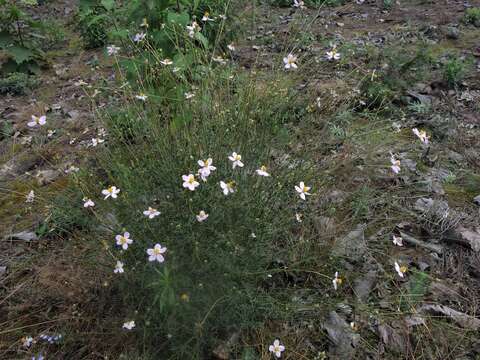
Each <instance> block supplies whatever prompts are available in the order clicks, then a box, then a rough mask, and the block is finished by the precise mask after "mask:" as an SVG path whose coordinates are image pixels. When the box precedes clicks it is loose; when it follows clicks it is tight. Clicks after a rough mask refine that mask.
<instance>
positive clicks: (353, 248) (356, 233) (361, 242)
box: [332, 224, 367, 262]
mask: <svg viewBox="0 0 480 360" xmlns="http://www.w3.org/2000/svg"><path fill="white" fill-rule="evenodd" d="M365 227H366V225H365V224H359V225H357V227H356V229H355V230H353V231H351V232H350V233H348V234H347V236H345V237H343V238H342V239H339V240H337V241H335V244H334V245H333V248H332V254H333V255H335V256H340V257H344V258H346V259H347V260H352V261H353V262H355V261H358V260H360V259H361V258H362V257H363V255H364V254H365V252H366V251H367V244H366V242H365Z"/></svg>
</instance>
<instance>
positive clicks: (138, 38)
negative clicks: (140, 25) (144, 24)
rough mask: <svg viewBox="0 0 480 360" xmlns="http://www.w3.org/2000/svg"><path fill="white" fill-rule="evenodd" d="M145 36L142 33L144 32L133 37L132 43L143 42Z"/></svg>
mask: <svg viewBox="0 0 480 360" xmlns="http://www.w3.org/2000/svg"><path fill="white" fill-rule="evenodd" d="M145 36H147V34H146V33H144V32H141V33H138V34H135V36H134V37H133V42H136V43H139V42H141V41H143V40H145Z"/></svg>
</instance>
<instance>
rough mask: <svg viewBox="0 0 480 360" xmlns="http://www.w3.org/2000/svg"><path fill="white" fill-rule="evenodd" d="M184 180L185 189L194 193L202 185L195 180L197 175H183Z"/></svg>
mask: <svg viewBox="0 0 480 360" xmlns="http://www.w3.org/2000/svg"><path fill="white" fill-rule="evenodd" d="M182 180H183V187H184V188H187V189H188V190H190V191H194V190H195V188H196V187H197V186H199V185H200V183H199V182H198V181H197V180H195V175H193V174H189V175H182Z"/></svg>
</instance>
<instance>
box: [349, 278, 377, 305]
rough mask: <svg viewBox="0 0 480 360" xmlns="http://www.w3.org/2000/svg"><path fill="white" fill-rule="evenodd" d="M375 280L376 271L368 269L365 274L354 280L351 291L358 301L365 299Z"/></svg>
mask: <svg viewBox="0 0 480 360" xmlns="http://www.w3.org/2000/svg"><path fill="white" fill-rule="evenodd" d="M376 282H377V271H376V270H370V271H369V272H368V273H367V274H366V275H365V276H363V277H361V278H358V279H356V280H355V283H354V285H353V292H354V293H355V295H356V296H357V298H358V299H359V300H360V301H363V302H364V301H366V300H367V299H368V295H370V293H371V292H372V289H373V287H374V286H375V283H376Z"/></svg>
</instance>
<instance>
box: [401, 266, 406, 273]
mask: <svg viewBox="0 0 480 360" xmlns="http://www.w3.org/2000/svg"><path fill="white" fill-rule="evenodd" d="M400 272H402V273H404V274H405V273H406V272H407V267H406V266H405V265H403V266H400Z"/></svg>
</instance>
